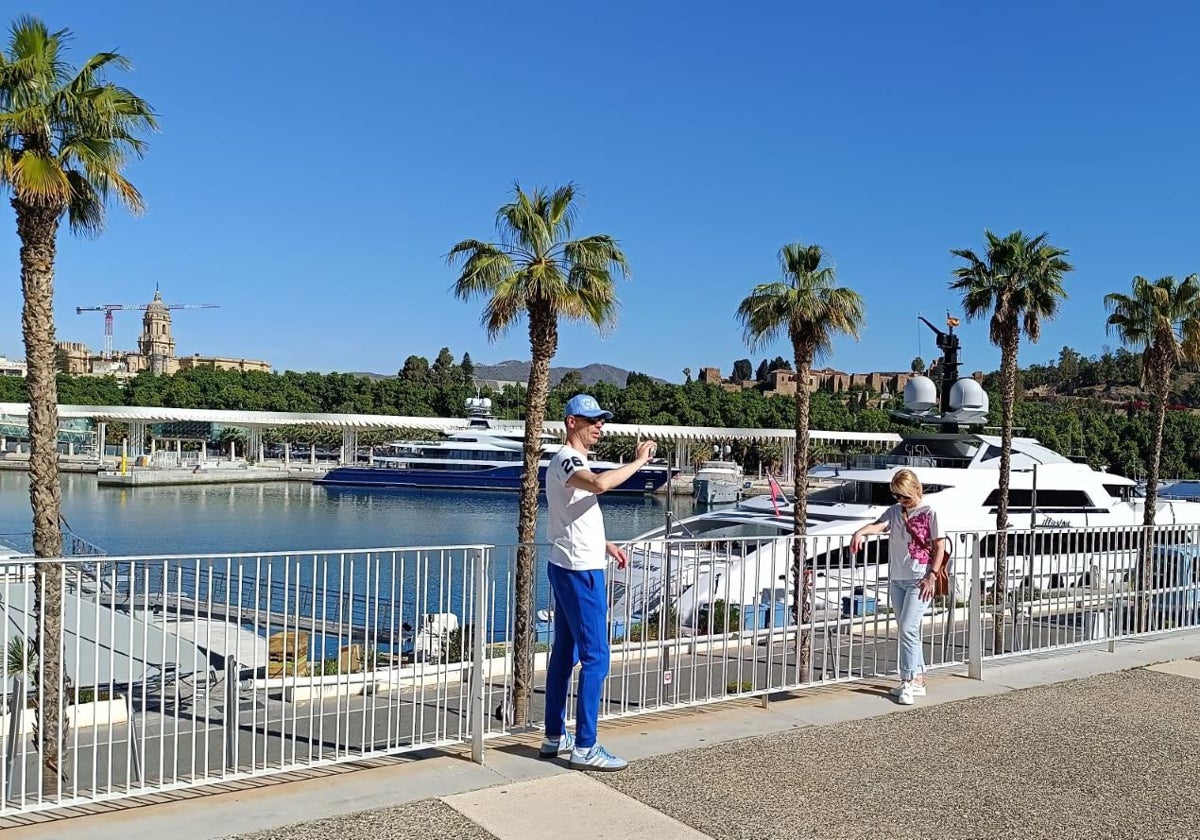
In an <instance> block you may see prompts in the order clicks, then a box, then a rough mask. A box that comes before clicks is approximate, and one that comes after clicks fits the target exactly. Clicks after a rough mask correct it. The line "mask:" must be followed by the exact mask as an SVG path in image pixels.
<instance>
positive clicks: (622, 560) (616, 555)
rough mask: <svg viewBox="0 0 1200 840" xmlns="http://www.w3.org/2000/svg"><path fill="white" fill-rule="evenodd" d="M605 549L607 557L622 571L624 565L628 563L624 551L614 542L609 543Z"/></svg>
mask: <svg viewBox="0 0 1200 840" xmlns="http://www.w3.org/2000/svg"><path fill="white" fill-rule="evenodd" d="M607 548H608V556H609V557H611V558H612V559H614V560H616V561H617V568H618V569H624V568H625V564H626V563H628V562H629V558H628V557H627V556H626V555H625V549H623V548H621V546H619V545H617V544H616V543H615V542H610V543H609V544H608V546H607Z"/></svg>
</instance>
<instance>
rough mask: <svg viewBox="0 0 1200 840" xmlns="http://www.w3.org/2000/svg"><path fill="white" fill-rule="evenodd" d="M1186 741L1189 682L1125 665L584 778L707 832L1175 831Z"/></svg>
mask: <svg viewBox="0 0 1200 840" xmlns="http://www.w3.org/2000/svg"><path fill="white" fill-rule="evenodd" d="M918 702H919V701H918ZM914 756H915V757H917V760H916V761H913V759H912V757H914ZM1198 756H1200V683H1198V682H1197V681H1195V680H1189V679H1185V678H1183V677H1176V676H1173V675H1170V674H1159V673H1154V672H1150V671H1143V670H1136V671H1126V672H1121V673H1116V674H1106V675H1102V676H1097V677H1093V678H1089V679H1086V680H1079V681H1076V682H1070V683H1062V684H1059V685H1052V686H1042V687H1038V688H1031V689H1026V690H1023V691H1015V692H1011V693H1009V694H1004V695H1001V696H996V697H987V698H978V699H973V700H966V701H961V702H955V703H947V704H944V705H940V706H932V707H929V708H926V709H917V710H915V711H912V712H908V713H905V714H899V715H888V716H885V717H881V718H875V719H871V720H862V721H854V722H850V723H844V724H838V725H834V726H823V727H812V728H806V729H802V730H798V731H796V732H792V733H788V734H786V735H780V736H770V737H762V738H754V739H749V740H745V741H740V742H737V743H733V744H725V745H722V746H716V747H709V748H704V749H697V750H691V751H688V752H685V753H678V754H675V755H670V756H664V757H661V758H656V759H649V760H644V761H638V762H635V763H634V764H632V765H631V766H630V768H629V769H628V770H626V771H625V772H623V773H614V774H597V778H599V779H600V780H601V781H603V782H604V783H606V784H609V785H611V786H613V787H614V788H615V789H617V790H619V791H621V792H623V793H625V794H627V795H629V796H632V797H635V798H637V799H640V800H641V801H643V802H645V803H646V804H648V805H650V806H651V807H653V808H657V809H658V810H660V811H662V812H664V813H666V814H669V815H671V816H673V817H675V818H676V819H678V820H680V821H682V822H685V823H687V824H689V825H691V826H693V827H695V828H696V829H698V830H700V831H702V832H705V833H707V834H710V835H712V836H713V837H716V838H756V840H761V839H762V838H801V837H820V838H858V837H863V838H872V840H878V838H885V837H972V838H975V837H978V838H1010V837H1011V838H1029V837H1055V838H1093V837H1121V838H1185V837H1200V760H1198V758H1197V757H1198Z"/></svg>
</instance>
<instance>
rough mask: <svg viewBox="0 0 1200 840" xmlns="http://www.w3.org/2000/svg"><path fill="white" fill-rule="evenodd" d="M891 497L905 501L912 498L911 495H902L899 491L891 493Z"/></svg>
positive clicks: (898, 500)
mask: <svg viewBox="0 0 1200 840" xmlns="http://www.w3.org/2000/svg"><path fill="white" fill-rule="evenodd" d="M892 498H894V499H895V500H896V501H897V502H907V501H910V500H911V499H912V496H902V495H900V494H899V493H893V494H892Z"/></svg>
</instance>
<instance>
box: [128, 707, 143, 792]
mask: <svg viewBox="0 0 1200 840" xmlns="http://www.w3.org/2000/svg"><path fill="white" fill-rule="evenodd" d="M125 710H126V714H128V716H129V769H130V772H131V774H132V776H133V779H134V781H136V782H137V786H138V787H142V786H143V785H145V784H146V779H145V776H144V771H143V767H142V742H141V739H140V738H138V737H137V732H138V728H137V727H136V726H134V725H133V698H132V697H130V696H129V695H128V694H126V695H125ZM142 733H143V734H144V733H145V729H143V730H142Z"/></svg>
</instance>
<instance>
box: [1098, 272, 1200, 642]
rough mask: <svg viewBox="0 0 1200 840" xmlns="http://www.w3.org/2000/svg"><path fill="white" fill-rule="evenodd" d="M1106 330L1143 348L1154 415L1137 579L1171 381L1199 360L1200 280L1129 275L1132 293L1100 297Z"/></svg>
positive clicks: (1142, 613) (1143, 615) (1145, 568)
mask: <svg viewBox="0 0 1200 840" xmlns="http://www.w3.org/2000/svg"><path fill="white" fill-rule="evenodd" d="M1104 305H1105V306H1106V307H1107V308H1108V310H1109V312H1111V313H1112V314H1111V315H1109V316H1108V323H1107V326H1108V331H1109V332H1110V333H1115V334H1116V335H1118V336H1119V337H1120V339H1121V341H1122V342H1123V343H1124V344H1126V345H1128V346H1130V347H1133V348H1141V350H1142V379H1143V381H1144V382H1145V384H1146V386H1147V387H1148V388H1149V390H1150V412H1151V414H1153V416H1154V437H1153V439H1152V442H1151V446H1150V458H1149V462H1148V463H1147V464H1146V505H1145V508H1144V512H1143V515H1142V524H1143V525H1145V526H1146V532H1147V533H1146V539H1144V540H1143V542H1142V555H1141V580H1142V581H1145V582H1147V583H1148V582H1149V581H1150V580H1152V577H1151V572H1152V569H1151V565H1150V564H1151V562H1152V560H1153V553H1152V551H1151V548H1152V543H1153V540H1152V539H1150V537H1151V536H1152V534H1153V527H1154V514H1155V510H1154V508H1155V503H1156V502H1157V500H1158V470H1159V462H1160V461H1161V459H1162V439H1163V425H1164V423H1165V422H1166V416H1167V395H1168V393H1169V392H1170V390H1171V380H1172V378H1173V377H1174V374H1175V370H1176V368H1178V367H1179V365H1180V363H1181V362H1197V361H1200V279H1198V278H1197V276H1196V275H1195V274H1189V275H1188V276H1187V277H1185V278H1183V280H1182V281H1176V280H1175V278H1174V277H1160V278H1158V279H1157V280H1155V281H1154V282H1151V281H1149V280H1147V279H1146V278H1145V277H1140V276H1139V277H1134V278H1133V289H1132V294H1128V295H1122V294H1118V293H1115V292H1114V293H1113V294H1109V295H1105V296H1104ZM1138 606H1139V609H1138V614H1139V619H1140V626H1141V627H1142V628H1145V627H1146V626H1147V624H1148V620H1149V609H1150V600H1149V598H1145V597H1143V598H1141V599H1140V601H1139V605H1138Z"/></svg>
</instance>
